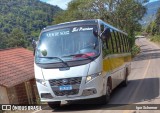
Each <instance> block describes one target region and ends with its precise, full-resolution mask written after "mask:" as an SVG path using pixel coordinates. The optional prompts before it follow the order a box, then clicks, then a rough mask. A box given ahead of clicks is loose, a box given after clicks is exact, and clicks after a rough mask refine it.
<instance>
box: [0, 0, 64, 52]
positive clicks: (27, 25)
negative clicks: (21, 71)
mask: <svg viewBox="0 0 160 113" xmlns="http://www.w3.org/2000/svg"><path fill="white" fill-rule="evenodd" d="M60 10H61V9H60V8H59V7H57V6H53V5H49V4H46V3H43V2H41V1H39V0H0V49H1V48H7V47H12V46H11V45H7V42H9V41H8V39H6V37H9V36H10V35H11V34H12V35H13V33H15V32H16V31H19V32H20V33H21V35H23V37H24V38H23V40H25V42H26V41H27V38H30V37H37V36H38V35H39V32H40V30H41V29H42V28H44V27H45V26H47V25H50V24H51V23H52V22H53V17H54V15H55V14H56V12H58V11H60ZM6 40H7V41H6ZM2 45H3V46H2ZM13 46H14V45H13ZM16 46H21V45H16ZM25 46H27V45H25Z"/></svg>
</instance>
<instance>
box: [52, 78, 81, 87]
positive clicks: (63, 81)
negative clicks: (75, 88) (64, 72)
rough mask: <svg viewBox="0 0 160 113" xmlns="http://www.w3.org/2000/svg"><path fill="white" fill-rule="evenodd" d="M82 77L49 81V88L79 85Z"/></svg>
mask: <svg viewBox="0 0 160 113" xmlns="http://www.w3.org/2000/svg"><path fill="white" fill-rule="evenodd" d="M81 80H82V77H75V78H65V79H53V80H49V83H50V85H51V86H63V85H76V84H81Z"/></svg>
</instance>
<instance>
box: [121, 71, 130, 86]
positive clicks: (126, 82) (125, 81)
mask: <svg viewBox="0 0 160 113" xmlns="http://www.w3.org/2000/svg"><path fill="white" fill-rule="evenodd" d="M128 74H129V71H128V68H126V72H125V79H124V81H123V83H122V84H123V86H124V87H126V86H127V85H128Z"/></svg>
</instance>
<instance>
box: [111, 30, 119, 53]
mask: <svg viewBox="0 0 160 113" xmlns="http://www.w3.org/2000/svg"><path fill="white" fill-rule="evenodd" d="M110 32H111V38H112V41H113V52H114V53H117V52H118V49H117V38H116V36H115V33H114V30H112V29H111V30H110Z"/></svg>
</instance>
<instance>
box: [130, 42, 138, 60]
mask: <svg viewBox="0 0 160 113" xmlns="http://www.w3.org/2000/svg"><path fill="white" fill-rule="evenodd" d="M139 52H140V47H139V46H137V45H134V46H133V47H132V49H131V55H132V57H135V56H136V55H137V54H138V53H139Z"/></svg>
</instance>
